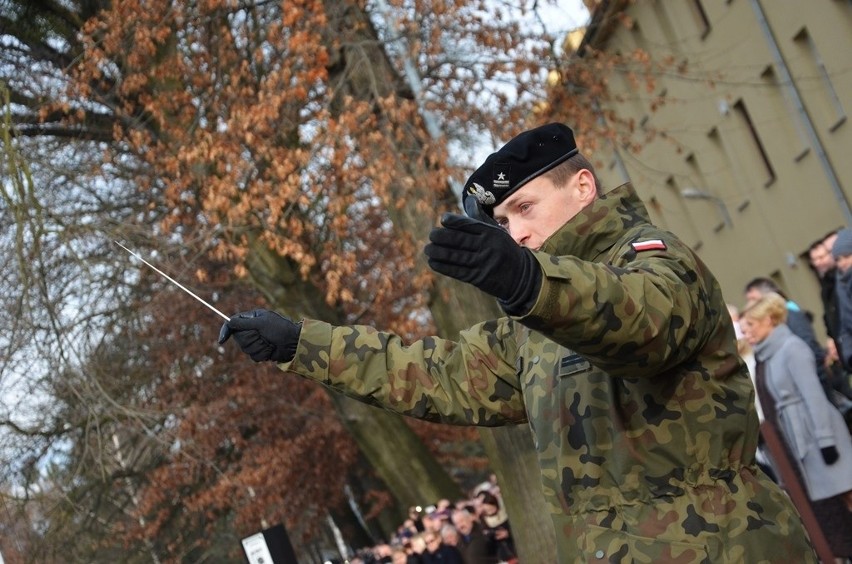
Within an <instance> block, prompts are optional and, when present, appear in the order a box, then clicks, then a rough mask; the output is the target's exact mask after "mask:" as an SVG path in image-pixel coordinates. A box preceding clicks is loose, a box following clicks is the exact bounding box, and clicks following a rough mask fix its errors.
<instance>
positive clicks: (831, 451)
mask: <svg viewBox="0 0 852 564" xmlns="http://www.w3.org/2000/svg"><path fill="white" fill-rule="evenodd" d="M819 451H820V453H821V454H822V459H823V460H825V463H826V464H834V463H835V462H837V459H838V458H840V453H838V452H837V449H836V448H835V447H833V446H830V447H823V448H821V449H820V450H819Z"/></svg>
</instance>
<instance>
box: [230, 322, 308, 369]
mask: <svg viewBox="0 0 852 564" xmlns="http://www.w3.org/2000/svg"><path fill="white" fill-rule="evenodd" d="M301 332H302V324H301V323H293V322H292V321H290V320H289V319H287V318H286V317H284V316H283V315H279V314H277V313H275V312H274V311H269V310H265V309H255V310H252V311H244V312H242V313H238V314H237V315H235V316H233V317H232V318H231V319H229V320H228V321H226V322H225V324H224V325H222V329H221V331H219V344H220V345H221V344H223V343H224V342H225V341H227V340H228V339H229V338H230V336H231V335H233V336H234V340H235V341H237V344H238V345H240V348H241V349H242V350H243V352H244V353H246V354H247V355H249V356H250V357H251V359H252V360H253V361H255V362H260V361H262V360H273V361H275V362H290V361H291V360H293V357H295V356H296V345H297V344H298V343H299V334H300V333H301Z"/></svg>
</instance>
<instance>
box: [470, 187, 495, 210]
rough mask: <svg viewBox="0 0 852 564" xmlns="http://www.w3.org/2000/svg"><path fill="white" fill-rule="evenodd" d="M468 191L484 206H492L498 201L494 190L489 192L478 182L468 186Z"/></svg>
mask: <svg viewBox="0 0 852 564" xmlns="http://www.w3.org/2000/svg"><path fill="white" fill-rule="evenodd" d="M467 193H468V194H470V195H471V196H473V197H474V198H476V201H477V202H479V203H480V204H481V205H483V206H490V205H491V204H493V203H494V202H496V201H497V198H495V197H494V194H493V193H492V192H489V191H488V190H486V189H485V188H483V187H482V186H480V185H479V184H477V183H476V182H474V183H473V184H472V185H471V186H468V188H467Z"/></svg>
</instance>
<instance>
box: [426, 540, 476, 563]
mask: <svg viewBox="0 0 852 564" xmlns="http://www.w3.org/2000/svg"><path fill="white" fill-rule="evenodd" d="M423 539H424V540H425V541H426V552H424V553H423V555H422V562H423V564H466V563H465V561H464V558H463V557H462V553H461V552H460V551H459V549H458V548H456V547H455V546H451V545H448V544H445V543H444V540H443V538H442V537H441V535H440V534H438V533H426V534H424V535H423Z"/></svg>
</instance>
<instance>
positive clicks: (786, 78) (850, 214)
mask: <svg viewBox="0 0 852 564" xmlns="http://www.w3.org/2000/svg"><path fill="white" fill-rule="evenodd" d="M751 7H752V9H753V10H754V14H755V16H757V23H758V24H759V25H760V29H761V31H763V35H764V37H766V43H767V45H768V46H769V51H770V52H771V54H772V59H773V60H774V62H775V67H776V68H777V69H778V73H779V75H780V76H779V77H780V79H781V84H782V85H787V87H786V88H787V91H788V92H789V94H790V99H791V100H792V101H793V105H794V106H795V110H796V113H798V114H799V117H800V118H801V120H802V122H803V124H804V126H805V131H806V133H807V135H808V137H809V138H810V141H811V146H812V147H813V148H814V152H815V153H816V155H817V158H818V159H819V162H820V165H822V169H823V172H824V173H825V176H826V178H827V179H828V183H829V184H830V185H831V189H832V191H833V192H834V195H835V197H836V198H837V201H838V203H839V204H840V211H841V212H842V213H843V217H844V218H845V219H846V225H852V211H850V209H849V202H848V201H847V200H846V194H844V193H843V188H842V187H841V186H840V181H839V180H838V178H837V174H835V172H834V167H832V166H831V161H829V160H828V155H826V153H825V149H824V148H823V146H822V143H821V142H820V140H819V136H818V135H817V132H816V128H815V127H814V124H813V122H812V121H811V118H810V116H809V115H808V112H807V110H806V109H805V105H804V104H803V103H802V98H801V96H800V95H799V91H798V89H797V88H796V83H795V82H793V77H792V76H790V70H789V69H788V68H787V63H786V61H785V60H784V55H782V54H781V49H779V47H778V42H777V41H776V40H775V35H774V34H773V32H772V28H771V27H770V26H769V22H768V21H767V20H766V14H765V13H764V11H763V7H762V6H761V5H760V0H751Z"/></svg>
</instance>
